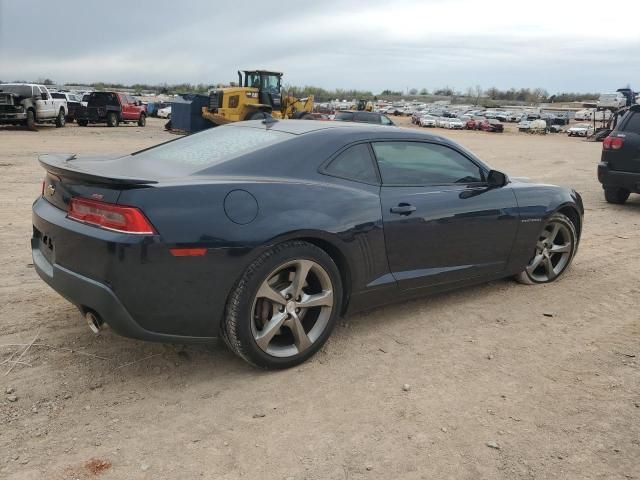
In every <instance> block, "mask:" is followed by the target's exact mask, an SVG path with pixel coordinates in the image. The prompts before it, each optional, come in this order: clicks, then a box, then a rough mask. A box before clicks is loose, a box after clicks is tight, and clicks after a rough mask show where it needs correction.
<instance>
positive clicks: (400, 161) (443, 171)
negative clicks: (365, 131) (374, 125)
mask: <svg viewBox="0 0 640 480" xmlns="http://www.w3.org/2000/svg"><path fill="white" fill-rule="evenodd" d="M373 149H374V151H375V154H376V157H377V161H378V166H379V168H380V174H381V175H382V183H385V184H390V185H429V184H431V185H443V184H451V183H463V184H464V183H478V182H483V181H484V175H483V172H482V170H481V169H480V167H478V166H477V165H476V164H475V163H473V162H472V161H471V160H469V159H468V158H467V157H465V156H464V155H462V154H460V153H458V152H457V151H455V150H453V149H452V148H449V147H446V146H444V145H438V144H433V143H421V142H377V143H374V144H373Z"/></svg>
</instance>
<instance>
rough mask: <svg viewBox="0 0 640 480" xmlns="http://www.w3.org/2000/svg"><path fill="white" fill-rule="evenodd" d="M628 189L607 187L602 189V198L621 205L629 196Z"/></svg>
mask: <svg viewBox="0 0 640 480" xmlns="http://www.w3.org/2000/svg"><path fill="white" fill-rule="evenodd" d="M630 193H631V192H629V190H627V189H625V188H611V187H607V188H605V189H604V198H605V200H606V201H607V202H609V203H615V204H618V205H622V204H623V203H624V202H626V201H627V199H628V198H629V194H630Z"/></svg>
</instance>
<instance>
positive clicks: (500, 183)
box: [487, 170, 509, 188]
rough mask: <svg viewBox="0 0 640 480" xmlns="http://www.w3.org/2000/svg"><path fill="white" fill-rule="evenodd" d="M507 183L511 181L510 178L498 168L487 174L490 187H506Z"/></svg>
mask: <svg viewBox="0 0 640 480" xmlns="http://www.w3.org/2000/svg"><path fill="white" fill-rule="evenodd" d="M507 183H509V179H508V178H507V176H506V175H505V174H504V173H502V172H499V171H497V170H491V171H489V174H488V175H487V184H488V185H489V186H490V187H492V188H500V187H504V186H505V185H506V184H507Z"/></svg>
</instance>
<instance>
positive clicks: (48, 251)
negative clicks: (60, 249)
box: [33, 228, 54, 264]
mask: <svg viewBox="0 0 640 480" xmlns="http://www.w3.org/2000/svg"><path fill="white" fill-rule="evenodd" d="M33 234H34V237H36V238H37V239H38V247H39V250H40V253H42V255H43V256H44V258H46V259H47V260H48V261H49V263H51V264H53V259H54V247H53V238H51V235H48V234H46V233H43V232H41V231H39V230H38V229H37V228H34V229H33Z"/></svg>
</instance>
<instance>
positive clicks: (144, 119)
mask: <svg viewBox="0 0 640 480" xmlns="http://www.w3.org/2000/svg"><path fill="white" fill-rule="evenodd" d="M146 124H147V116H146V115H145V114H144V113H143V114H141V115H140V118H139V119H138V126H139V127H144V126H145V125H146Z"/></svg>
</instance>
